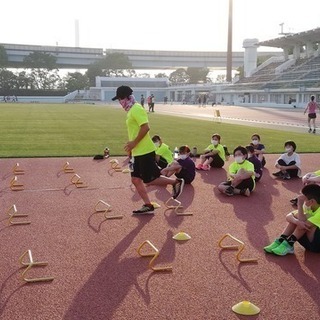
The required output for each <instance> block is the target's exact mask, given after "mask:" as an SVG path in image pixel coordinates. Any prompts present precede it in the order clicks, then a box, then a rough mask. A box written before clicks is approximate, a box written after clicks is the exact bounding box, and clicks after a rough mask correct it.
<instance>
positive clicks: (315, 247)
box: [298, 228, 320, 253]
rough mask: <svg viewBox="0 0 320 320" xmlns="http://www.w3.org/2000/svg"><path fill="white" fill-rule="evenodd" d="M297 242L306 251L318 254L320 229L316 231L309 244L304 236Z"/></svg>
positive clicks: (319, 250) (319, 251)
mask: <svg viewBox="0 0 320 320" xmlns="http://www.w3.org/2000/svg"><path fill="white" fill-rule="evenodd" d="M298 242H299V243H300V244H301V245H302V246H303V247H305V249H306V250H308V251H312V252H318V253H320V229H319V228H317V229H316V231H315V232H314V238H313V240H312V241H311V242H310V240H309V239H308V237H307V235H306V234H304V235H303V236H302V237H301V238H300V239H298Z"/></svg>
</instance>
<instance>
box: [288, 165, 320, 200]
mask: <svg viewBox="0 0 320 320" xmlns="http://www.w3.org/2000/svg"><path fill="white" fill-rule="evenodd" d="M302 184H303V185H304V186H305V185H307V184H318V185H319V186H320V170H317V171H315V172H308V173H306V174H305V175H304V176H303V177H302ZM290 203H291V204H292V205H293V206H297V205H298V198H293V199H291V200H290Z"/></svg>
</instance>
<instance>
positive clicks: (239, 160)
mask: <svg viewBox="0 0 320 320" xmlns="http://www.w3.org/2000/svg"><path fill="white" fill-rule="evenodd" d="M247 155H248V152H247V149H246V148H244V147H241V146H239V147H237V148H235V149H234V151H233V156H234V160H235V161H234V162H233V163H231V165H230V166H229V179H228V181H226V182H222V183H220V184H219V186H218V190H219V191H220V192H221V193H224V194H226V195H228V196H233V195H235V194H241V195H243V196H247V197H249V196H250V194H251V192H252V191H253V190H254V187H255V180H254V179H255V175H254V166H253V164H252V163H251V162H249V161H248V160H246V159H247Z"/></svg>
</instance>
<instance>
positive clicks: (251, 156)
mask: <svg viewBox="0 0 320 320" xmlns="http://www.w3.org/2000/svg"><path fill="white" fill-rule="evenodd" d="M246 149H247V151H248V161H250V162H251V163H252V164H253V166H254V175H255V181H256V182H258V181H259V180H260V179H261V177H262V165H261V161H260V160H259V159H258V157H257V156H256V155H255V153H254V148H253V146H251V145H250V146H246Z"/></svg>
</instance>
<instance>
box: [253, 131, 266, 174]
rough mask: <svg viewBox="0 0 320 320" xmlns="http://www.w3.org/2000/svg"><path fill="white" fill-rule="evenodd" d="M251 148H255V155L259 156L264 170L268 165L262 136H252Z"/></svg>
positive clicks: (255, 134)
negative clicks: (261, 140)
mask: <svg viewBox="0 0 320 320" xmlns="http://www.w3.org/2000/svg"><path fill="white" fill-rule="evenodd" d="M250 145H251V146H253V148H254V153H255V155H256V156H257V158H258V159H259V160H260V162H261V166H262V168H263V167H264V166H265V165H266V159H265V158H264V155H263V154H264V153H265V151H266V148H265V146H264V145H263V144H261V143H260V136H259V135H258V134H257V133H254V134H253V135H252V136H251V143H250Z"/></svg>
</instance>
